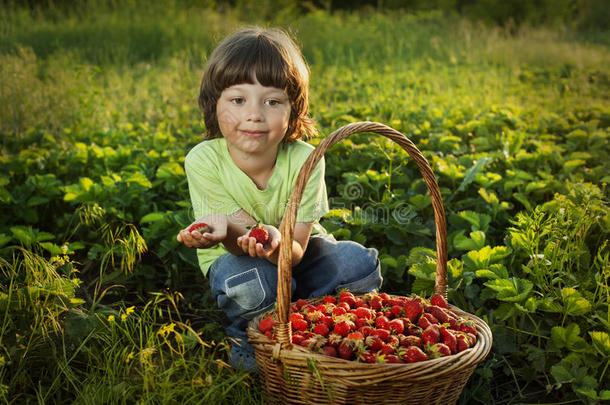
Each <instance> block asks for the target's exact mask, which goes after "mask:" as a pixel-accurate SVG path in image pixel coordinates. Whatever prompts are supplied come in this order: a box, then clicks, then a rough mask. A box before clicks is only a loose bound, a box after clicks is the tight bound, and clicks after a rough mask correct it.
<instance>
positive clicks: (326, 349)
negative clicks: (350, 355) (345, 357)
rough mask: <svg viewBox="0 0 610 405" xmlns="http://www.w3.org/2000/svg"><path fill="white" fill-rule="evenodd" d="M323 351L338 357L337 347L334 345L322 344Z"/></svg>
mask: <svg viewBox="0 0 610 405" xmlns="http://www.w3.org/2000/svg"><path fill="white" fill-rule="evenodd" d="M322 352H323V353H324V354H325V355H327V356H330V357H338V354H337V349H335V348H334V347H333V346H328V345H326V346H322Z"/></svg>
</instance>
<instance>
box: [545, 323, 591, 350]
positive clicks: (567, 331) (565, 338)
mask: <svg viewBox="0 0 610 405" xmlns="http://www.w3.org/2000/svg"><path fill="white" fill-rule="evenodd" d="M551 341H552V342H553V344H554V345H555V347H557V348H558V349H563V348H566V349H570V350H572V349H574V347H575V345H577V344H578V343H581V342H582V343H584V339H583V338H581V337H580V327H579V326H578V325H577V324H575V323H571V324H569V325H568V326H566V327H565V328H564V327H561V326H555V327H553V328H552V329H551Z"/></svg>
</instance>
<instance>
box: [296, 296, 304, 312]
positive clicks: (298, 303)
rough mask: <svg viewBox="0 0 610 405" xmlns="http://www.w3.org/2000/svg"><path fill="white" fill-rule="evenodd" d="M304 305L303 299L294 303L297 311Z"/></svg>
mask: <svg viewBox="0 0 610 405" xmlns="http://www.w3.org/2000/svg"><path fill="white" fill-rule="evenodd" d="M305 305H307V300H304V299H302V298H301V299H298V300H297V302H296V303H295V306H296V307H297V310H298V311H300V310H301V308H303V307H304V306H305Z"/></svg>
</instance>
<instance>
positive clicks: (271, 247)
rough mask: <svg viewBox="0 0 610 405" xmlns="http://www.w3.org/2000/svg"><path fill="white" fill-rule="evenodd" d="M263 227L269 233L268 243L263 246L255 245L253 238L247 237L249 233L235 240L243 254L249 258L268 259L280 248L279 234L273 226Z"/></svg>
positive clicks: (260, 244)
mask: <svg viewBox="0 0 610 405" xmlns="http://www.w3.org/2000/svg"><path fill="white" fill-rule="evenodd" d="M263 226H264V228H265V229H266V230H267V232H269V242H267V243H265V244H264V245H263V244H262V243H257V242H256V239H255V238H254V237H248V233H250V232H248V233H245V234H243V235H242V236H240V237H238V238H237V245H238V246H239V247H241V249H242V250H243V251H244V253H245V254H247V255H250V256H251V257H260V258H262V259H268V258H270V257H271V256H272V255H274V254H276V253H277V250H278V247H279V246H280V239H281V233H280V231H279V230H278V229H277V228H276V227H274V226H271V225H263Z"/></svg>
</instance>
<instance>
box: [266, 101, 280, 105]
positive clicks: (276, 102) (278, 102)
mask: <svg viewBox="0 0 610 405" xmlns="http://www.w3.org/2000/svg"><path fill="white" fill-rule="evenodd" d="M265 104H267V105H270V106H274V105H278V104H280V100H276V99H268V100H265Z"/></svg>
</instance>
